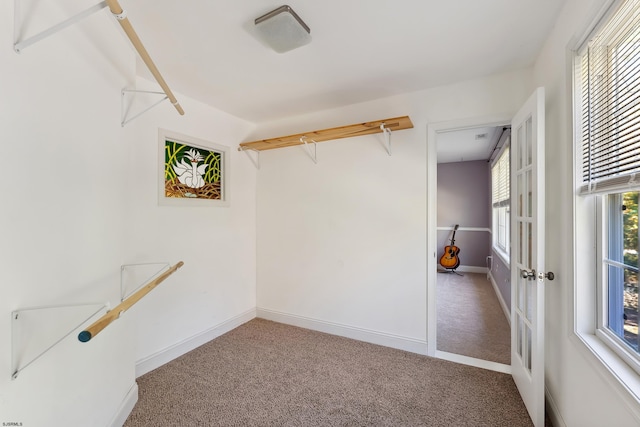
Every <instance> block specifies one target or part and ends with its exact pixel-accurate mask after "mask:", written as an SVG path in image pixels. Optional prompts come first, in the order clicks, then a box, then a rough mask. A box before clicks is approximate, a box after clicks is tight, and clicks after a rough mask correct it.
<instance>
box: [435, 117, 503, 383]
mask: <svg viewBox="0 0 640 427" xmlns="http://www.w3.org/2000/svg"><path fill="white" fill-rule="evenodd" d="M509 124H510V118H508V117H504V118H498V119H493V118H487V119H482V118H480V119H478V120H469V121H459V122H447V123H438V124H433V125H429V128H428V141H429V144H428V150H429V151H428V159H429V160H428V180H429V185H428V186H429V190H430V196H429V200H428V211H429V220H428V221H429V224H428V227H429V230H437V232H436V233H435V234H434V233H431V235H432V237H431V238H430V239H429V240H430V241H429V249H430V252H431V251H432V252H433V260H432V261H431V262H430V263H429V264H430V271H429V273H428V278H429V280H430V283H435V284H436V285H435V286H429V289H428V290H427V294H428V298H429V302H428V308H429V309H428V317H429V319H428V328H429V331H428V333H429V342H428V348H429V354H430V355H432V356H435V357H439V358H443V359H447V360H451V361H454V362H458V363H464V364H468V365H472V366H477V367H482V368H485V369H491V370H495V371H499V372H504V373H510V372H511V367H510V360H509V357H510V339H511V337H510V325H509V320H508V318H509V316H508V308H507V306H506V304H505V302H504V296H502V298H501V297H499V296H498V295H499V292H500V290H499V288H498V287H497V284H496V283H495V281H494V280H493V278H492V276H491V274H489V272H490V271H491V268H492V266H493V265H494V264H493V258H492V255H493V253H492V251H491V236H492V234H491V228H492V217H491V175H490V173H491V167H490V166H491V164H490V159H491V158H495V157H496V156H497V155H498V154H499V152H500V149H501V146H502V145H503V144H504V143H505V141H506V138H504V130H505V129H507V128H508V126H509ZM456 226H457V227H456ZM454 243H455V248H456V249H457V250H460V252H459V253H458V254H459V257H460V258H459V260H458V261H459V266H457V268H456V269H454V270H452V269H445V268H443V267H442V266H441V265H440V264H441V263H440V262H439V261H441V256H444V254H443V253H442V252H443V248H444V247H445V246H446V245H453V244H454ZM432 267H433V268H432ZM436 267H438V270H439V272H436ZM443 271H444V272H443ZM507 276H508V275H507ZM507 297H508V295H507ZM507 300H508V299H507Z"/></svg>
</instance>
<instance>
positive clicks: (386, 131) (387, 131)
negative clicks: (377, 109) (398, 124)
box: [380, 123, 391, 155]
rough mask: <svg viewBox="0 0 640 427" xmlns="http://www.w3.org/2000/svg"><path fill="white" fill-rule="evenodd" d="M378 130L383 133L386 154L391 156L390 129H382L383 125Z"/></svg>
mask: <svg viewBox="0 0 640 427" xmlns="http://www.w3.org/2000/svg"><path fill="white" fill-rule="evenodd" d="M380 130H382V133H384V139H385V146H384V148H385V149H386V150H387V153H388V154H389V155H391V129H389V128H386V127H384V123H382V124H381V125H380Z"/></svg>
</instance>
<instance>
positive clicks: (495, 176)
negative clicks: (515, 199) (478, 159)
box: [491, 147, 510, 208]
mask: <svg viewBox="0 0 640 427" xmlns="http://www.w3.org/2000/svg"><path fill="white" fill-rule="evenodd" d="M509 197H510V196H509V147H506V148H505V149H504V150H503V151H502V153H501V154H500V156H499V157H498V160H496V162H495V163H494V164H493V166H492V167H491V203H492V206H493V207H494V208H501V207H503V206H509Z"/></svg>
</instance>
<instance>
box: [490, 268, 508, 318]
mask: <svg viewBox="0 0 640 427" xmlns="http://www.w3.org/2000/svg"><path fill="white" fill-rule="evenodd" d="M488 276H489V280H490V281H491V285H492V286H493V290H494V291H495V293H496V297H498V302H499V303H500V307H502V311H503V312H504V315H505V317H506V318H507V322H509V325H511V312H510V311H509V308H508V307H507V303H506V302H505V301H504V298H503V297H502V293H501V292H500V288H498V284H497V283H496V280H495V279H494V278H493V274H491V272H489V274H488Z"/></svg>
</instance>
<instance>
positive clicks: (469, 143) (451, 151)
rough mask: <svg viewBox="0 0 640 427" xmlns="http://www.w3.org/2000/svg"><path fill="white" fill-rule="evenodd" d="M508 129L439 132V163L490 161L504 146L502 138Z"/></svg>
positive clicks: (503, 127)
mask: <svg viewBox="0 0 640 427" xmlns="http://www.w3.org/2000/svg"><path fill="white" fill-rule="evenodd" d="M506 128H507V126H497V127H476V128H468V129H458V130H452V131H447V132H439V133H438V134H437V141H436V143H437V153H438V163H453V162H472V161H475V160H489V159H490V158H491V157H492V155H493V154H494V151H496V153H495V154H497V151H499V148H500V147H501V146H502V141H501V140H500V138H501V136H502V133H503V132H502V131H503V129H506ZM499 142H501V143H500V144H498V143H499Z"/></svg>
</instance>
